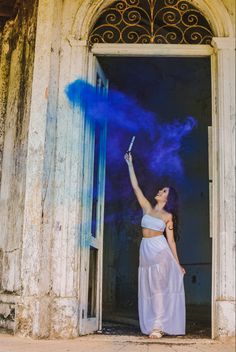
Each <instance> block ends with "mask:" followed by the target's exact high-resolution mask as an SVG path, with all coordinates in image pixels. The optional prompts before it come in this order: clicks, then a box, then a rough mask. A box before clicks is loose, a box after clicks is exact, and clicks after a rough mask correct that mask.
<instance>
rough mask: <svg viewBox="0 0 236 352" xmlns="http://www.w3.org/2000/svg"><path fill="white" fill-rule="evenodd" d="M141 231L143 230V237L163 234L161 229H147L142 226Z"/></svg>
mask: <svg viewBox="0 0 236 352" xmlns="http://www.w3.org/2000/svg"><path fill="white" fill-rule="evenodd" d="M142 231H143V237H145V238H148V237H155V236H161V235H163V232H162V231H156V230H152V229H147V228H145V227H143V229H142Z"/></svg>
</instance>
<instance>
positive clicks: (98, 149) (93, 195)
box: [79, 54, 108, 335]
mask: <svg viewBox="0 0 236 352" xmlns="http://www.w3.org/2000/svg"><path fill="white" fill-rule="evenodd" d="M88 81H89V82H90V83H91V84H93V85H94V86H96V87H97V89H98V90H99V91H100V93H101V94H107V89H108V81H107V79H106V77H105V75H104V73H103V71H102V69H101V67H100V65H99V63H98V61H97V59H96V57H95V56H94V55H92V54H90V56H89V74H88ZM85 116H86V111H85ZM106 130H107V126H106V118H105V116H104V121H103V122H102V123H98V122H97V121H94V120H91V119H89V118H88V117H86V118H85V139H84V143H85V148H84V150H85V151H84V165H83V169H84V176H83V178H84V180H83V197H82V203H83V206H82V231H81V242H80V244H81V256H80V258H81V259H80V292H79V300H80V312H79V334H80V335H84V334H88V333H92V332H94V331H97V330H99V329H101V325H102V258H103V222H104V199H105V164H106Z"/></svg>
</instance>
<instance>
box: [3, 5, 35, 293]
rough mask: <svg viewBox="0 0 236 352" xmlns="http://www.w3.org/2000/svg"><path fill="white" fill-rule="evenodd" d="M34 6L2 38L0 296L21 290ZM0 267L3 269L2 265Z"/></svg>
mask: <svg viewBox="0 0 236 352" xmlns="http://www.w3.org/2000/svg"><path fill="white" fill-rule="evenodd" d="M37 6H38V1H37V0H36V1H34V0H23V1H21V4H20V6H19V9H18V13H17V15H16V17H15V18H14V19H11V20H9V21H7V22H6V24H5V26H4V28H3V30H2V32H1V35H0V49H1V50H0V185H1V193H0V212H1V218H0V227H1V238H0V249H1V251H2V253H3V255H2V263H0V264H2V275H1V277H0V281H1V285H0V287H1V292H7V293H10V292H14V293H18V292H19V291H20V290H21V282H20V257H21V242H22V228H23V213H24V195H25V177H26V154H27V136H28V126H29V115H30V114H29V113H30V102H31V90H32V78H33V66H34V49H35V37H36V21H37ZM0 266H1V265H0Z"/></svg>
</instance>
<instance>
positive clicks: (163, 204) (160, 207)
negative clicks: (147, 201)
mask: <svg viewBox="0 0 236 352" xmlns="http://www.w3.org/2000/svg"><path fill="white" fill-rule="evenodd" d="M165 205H166V203H165V202H163V203H162V202H161V203H160V202H158V203H157V204H156V205H155V207H154V209H155V210H156V211H161V210H163V208H164V206H165Z"/></svg>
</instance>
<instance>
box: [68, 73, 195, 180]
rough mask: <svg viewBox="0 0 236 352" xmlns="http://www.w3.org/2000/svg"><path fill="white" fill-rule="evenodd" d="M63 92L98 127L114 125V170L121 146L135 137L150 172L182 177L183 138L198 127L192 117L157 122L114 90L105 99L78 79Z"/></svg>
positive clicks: (111, 156) (109, 152) (111, 158)
mask: <svg viewBox="0 0 236 352" xmlns="http://www.w3.org/2000/svg"><path fill="white" fill-rule="evenodd" d="M65 93H66V95H67V97H68V99H69V102H70V104H71V105H72V106H73V107H78V108H80V109H81V110H83V111H85V112H86V118H89V119H91V120H94V121H96V122H97V123H99V124H100V123H101V124H102V123H103V122H104V121H105V119H107V120H108V126H109V125H111V124H112V125H113V129H112V133H111V135H110V136H109V140H108V143H109V148H108V149H107V156H108V159H109V161H110V164H111V165H112V164H113V165H115V166H116V169H117V166H121V162H122V163H123V162H124V159H123V155H124V153H125V152H126V149H125V147H124V146H127V148H128V145H129V142H130V139H131V137H132V135H136V141H135V144H136V143H137V144H139V146H140V147H142V158H144V159H145V160H146V165H147V167H148V168H149V169H150V170H151V171H152V172H153V173H156V174H158V176H161V177H165V176H168V177H172V178H175V179H176V178H178V179H180V178H181V177H183V175H184V166H183V162H182V159H181V157H180V153H181V148H182V142H183V139H184V137H185V136H187V135H188V134H189V133H190V132H191V131H192V130H193V128H194V127H196V125H197V122H196V120H195V119H194V118H193V117H187V118H186V119H185V120H184V121H179V120H177V119H176V120H174V121H173V122H172V123H160V121H159V120H160V119H159V118H158V116H156V114H154V113H153V112H150V111H147V110H145V109H143V108H142V107H141V106H140V105H139V102H138V101H137V100H136V99H134V98H133V97H130V96H128V95H126V94H124V93H122V92H120V91H117V90H114V89H110V90H109V92H108V95H107V96H106V95H104V94H102V93H100V92H99V91H98V89H96V88H95V87H93V86H92V85H91V84H89V83H87V82H85V81H83V80H79V79H78V80H76V81H74V82H72V83H70V84H68V85H67V87H66V88H65ZM114 127H115V128H114ZM146 139H148V140H150V141H151V144H152V146H153V147H152V150H146V148H145V140H146ZM135 144H134V150H135Z"/></svg>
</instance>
